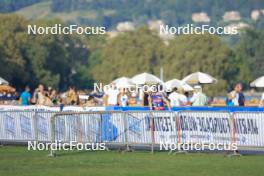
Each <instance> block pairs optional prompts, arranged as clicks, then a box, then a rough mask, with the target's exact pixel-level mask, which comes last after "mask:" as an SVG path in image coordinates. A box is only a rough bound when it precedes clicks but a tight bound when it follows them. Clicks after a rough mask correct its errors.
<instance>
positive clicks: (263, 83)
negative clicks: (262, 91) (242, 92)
mask: <svg viewBox="0 0 264 176" xmlns="http://www.w3.org/2000/svg"><path fill="white" fill-rule="evenodd" d="M250 86H251V87H264V76H262V77H259V78H258V79H256V80H255V81H253V82H252V83H250Z"/></svg>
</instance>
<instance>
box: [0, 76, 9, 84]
mask: <svg viewBox="0 0 264 176" xmlns="http://www.w3.org/2000/svg"><path fill="white" fill-rule="evenodd" d="M2 84H5V85H8V84H9V83H8V81H6V80H5V79H4V78H1V77H0V85H2Z"/></svg>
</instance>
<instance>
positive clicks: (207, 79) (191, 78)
mask: <svg viewBox="0 0 264 176" xmlns="http://www.w3.org/2000/svg"><path fill="white" fill-rule="evenodd" d="M182 81H184V82H186V83H187V84H212V83H216V82H217V79H215V78H214V77H212V76H211V75H209V74H207V73H202V72H195V73H192V74H190V75H188V76H186V77H185V78H183V80H182Z"/></svg>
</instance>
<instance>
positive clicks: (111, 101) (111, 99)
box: [106, 83, 119, 106]
mask: <svg viewBox="0 0 264 176" xmlns="http://www.w3.org/2000/svg"><path fill="white" fill-rule="evenodd" d="M118 94H119V91H118V90H117V88H116V85H115V83H112V84H111V88H110V89H109V90H108V91H107V92H106V100H107V105H108V106H116V105H117V104H118V97H117V96H118Z"/></svg>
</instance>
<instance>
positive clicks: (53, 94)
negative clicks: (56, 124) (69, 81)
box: [49, 89, 59, 105]
mask: <svg viewBox="0 0 264 176" xmlns="http://www.w3.org/2000/svg"><path fill="white" fill-rule="evenodd" d="M49 98H50V100H51V101H52V103H53V104H54V105H58V103H59V100H58V99H59V97H58V94H57V91H56V90H55V89H52V90H51V93H50V94H49Z"/></svg>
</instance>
